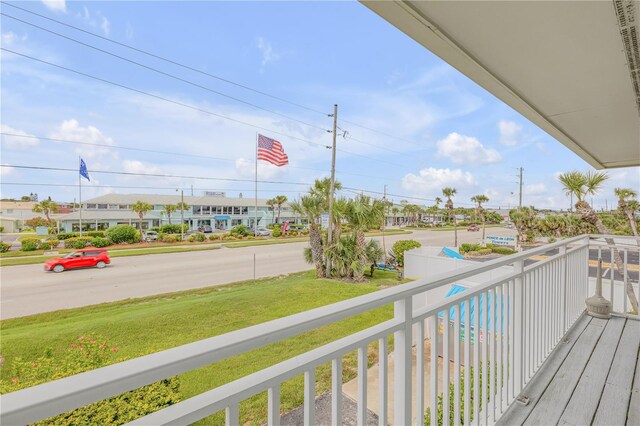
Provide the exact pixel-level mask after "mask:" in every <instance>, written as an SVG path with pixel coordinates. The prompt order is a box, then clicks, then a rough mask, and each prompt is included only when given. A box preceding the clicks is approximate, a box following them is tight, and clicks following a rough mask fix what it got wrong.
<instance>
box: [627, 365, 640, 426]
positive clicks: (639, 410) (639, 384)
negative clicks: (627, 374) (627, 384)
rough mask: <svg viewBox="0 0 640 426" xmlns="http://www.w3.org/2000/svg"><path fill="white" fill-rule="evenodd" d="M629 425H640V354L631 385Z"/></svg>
mask: <svg viewBox="0 0 640 426" xmlns="http://www.w3.org/2000/svg"><path fill="white" fill-rule="evenodd" d="M627 424H628V425H640V354H639V355H638V359H637V360H636V375H635V377H634V379H633V386H632V387H631V401H630V402H629V413H628V414H627Z"/></svg>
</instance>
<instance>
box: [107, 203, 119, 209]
mask: <svg viewBox="0 0 640 426" xmlns="http://www.w3.org/2000/svg"><path fill="white" fill-rule="evenodd" d="M108 208H109V210H118V205H117V204H109V207H108Z"/></svg>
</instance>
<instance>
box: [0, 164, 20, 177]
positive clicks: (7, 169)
mask: <svg viewBox="0 0 640 426" xmlns="http://www.w3.org/2000/svg"><path fill="white" fill-rule="evenodd" d="M15 171H16V169H15V168H14V167H11V166H3V167H0V176H8V175H12V174H13V173H14V172H15Z"/></svg>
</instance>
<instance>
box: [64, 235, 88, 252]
mask: <svg viewBox="0 0 640 426" xmlns="http://www.w3.org/2000/svg"><path fill="white" fill-rule="evenodd" d="M92 244H93V237H76V238H67V239H66V240H64V248H66V249H76V250H79V249H83V248H85V247H87V246H90V245H92Z"/></svg>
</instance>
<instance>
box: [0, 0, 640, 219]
mask: <svg viewBox="0 0 640 426" xmlns="http://www.w3.org/2000/svg"><path fill="white" fill-rule="evenodd" d="M10 4H15V5H17V6H20V7H23V8H26V9H29V10H31V11H33V12H36V13H38V14H41V15H45V16H47V17H51V18H53V19H56V20H59V21H63V22H65V23H68V24H70V25H73V26H77V27H79V28H82V29H84V30H86V31H90V32H94V33H96V34H100V35H101V36H103V37H107V38H108V39H110V40H115V41H118V42H121V43H126V44H129V45H132V46H135V47H136V48H138V49H142V50H146V51H149V52H152V53H154V54H157V55H161V56H163V57H166V58H169V59H171V60H174V61H176V62H179V63H182V64H185V65H188V66H190V67H193V68H195V69H198V70H201V71H204V72H207V73H210V74H214V75H216V76H219V77H222V78H224V79H227V80H230V81H233V82H236V83H239V84H242V85H245V86H248V87H251V88H254V89H257V90H259V91H262V92H266V93H269V94H271V95H274V96H277V97H280V98H283V99H286V100H288V101H291V102H293V103H296V104H300V105H303V106H305V107H308V108H310V109H312V110H314V111H311V110H309V109H304V108H300V107H298V106H294V105H291V104H289V103H285V102H281V101H279V100H276V99H273V98H271V97H266V96H263V95H260V94H257V93H255V92H252V91H249V90H245V89H243V88H241V87H238V86H235V85H231V84H228V83H225V82H224V81H221V80H219V79H214V78H211V77H208V76H205V75H202V74H200V73H196V72H192V71H189V70H185V69H183V68H180V67H177V66H175V65H171V64H168V63H166V62H163V61H160V60H157V59H154V58H150V57H148V56H146V55H143V54H141V53H137V52H134V51H131V50H129V49H126V48H124V47H122V46H118V45H114V44H112V43H109V42H108V41H105V40H100V39H97V38H94V37H91V36H90V35H87V34H83V33H81V32H78V31H76V30H74V29H71V28H67V27H64V26H61V25H59V24H57V23H55V22H51V21H48V20H46V19H43V18H42V17H38V16H34V15H32V14H29V13H26V12H24V11H22V10H18V9H15V8H12V7H10V6H7V5H5V4H3V5H2V12H3V13H5V14H8V15H11V16H14V17H16V18H19V19H21V20H24V21H28V22H30V23H33V24H36V25H39V26H42V27H45V28H47V29H50V30H52V31H56V32H58V33H60V34H64V35H66V36H68V37H72V38H74V39H77V40H81V41H82V42H84V43H87V44H90V45H92V46H96V47H99V48H101V49H104V50H108V51H110V52H112V53H114V54H118V55H121V56H124V57H126V58H128V59H130V60H132V61H137V62H139V63H142V64H144V65H146V66H149V67H155V68H158V69H160V70H162V71H163V72H165V73H169V74H173V75H175V76H178V77H180V78H182V79H185V80H188V81H190V82H192V83H194V84H197V85H201V86H204V87H206V88H208V89H209V90H204V89H201V88H197V87H194V86H192V85H189V84H185V83H183V82H180V81H177V80H175V79H171V78H169V77H166V76H163V75H160V74H157V73H154V72H152V71H150V70H148V69H143V68H141V67H139V66H136V65H133V64H131V63H127V62H125V61H122V60H120V59H117V58H114V57H112V56H109V55H106V54H104V53H100V52H98V51H95V50H93V49H90V48H88V47H86V46H81V45H79V44H77V43H74V42H72V41H69V40H66V39H63V38H60V37H58V36H56V35H53V34H50V33H47V32H44V31H42V30H40V29H37V28H34V27H32V26H29V25H26V24H24V23H21V22H18V21H16V20H14V19H11V18H8V17H5V16H3V17H2V47H3V48H5V49H10V50H13V51H16V52H20V53H23V54H26V55H29V56H33V57H36V58H38V59H41V60H45V61H48V62H52V63H55V64H58V65H61V66H64V67H67V68H70V69H74V70H77V71H81V72H84V73H87V74H91V75H95V76H97V77H100V78H103V79H107V80H112V81H114V82H117V83H119V84H121V85H126V86H129V87H132V88H135V89H137V90H140V91H144V92H147V93H151V94H153V95H156V96H160V97H163V98H166V99H170V100H173V101H177V102H180V103H183V104H188V105H190V106H193V107H195V108H198V109H201V110H206V111H208V112H210V113H213V114H217V115H218V116H216V115H213V114H210V113H204V112H199V111H196V110H194V109H189V108H185V107H183V106H179V105H176V104H174V103H170V102H166V101H162V100H160V99H158V98H154V97H150V96H146V95H144V94H141V93H137V92H134V91H130V90H126V89H124V88H120V87H115V86H112V85H109V84H106V83H102V82H98V81H95V80H92V79H90V78H87V77H83V76H79V75H77V74H74V73H71V72H67V71H64V70H61V69H59V68H55V67H52V66H50V65H46V64H43V63H37V62H34V61H32V60H30V59H27V58H23V57H19V56H16V55H14V54H12V53H8V52H4V51H3V52H2V53H1V61H2V83H1V95H2V106H1V114H2V117H1V124H2V131H3V132H5V133H13V134H27V135H35V136H39V137H43V138H54V139H62V140H72V141H80V142H88V143H98V144H101V145H106V146H103V147H95V146H88V145H77V144H76V145H74V144H68V143H61V142H53V141H47V140H45V139H27V138H19V137H12V136H3V137H2V145H1V152H0V153H1V156H2V160H1V162H2V164H10V165H29V166H43V167H61V168H77V164H78V156H79V155H80V156H82V157H83V158H84V160H85V162H86V163H87V166H88V168H89V172H90V174H91V175H92V181H91V182H90V183H88V182H86V183H83V194H84V195H83V198H85V199H86V198H88V197H91V196H96V195H100V194H104V193H107V192H122V193H167V194H168V193H175V189H173V188H184V189H189V190H190V187H191V185H193V186H194V188H196V189H195V190H194V192H195V193H196V194H198V193H200V192H201V191H202V190H204V189H208V190H222V191H226V192H227V195H229V196H237V195H238V193H240V192H242V193H243V195H244V196H245V197H253V183H252V182H232V181H219V180H206V179H194V178H191V177H222V178H231V179H247V180H251V179H253V178H254V149H255V135H256V131H257V129H256V127H255V126H258V127H262V128H265V129H269V130H271V131H272V132H270V131H267V130H259V132H260V133H263V134H265V135H267V136H271V137H274V138H276V139H278V140H280V141H281V142H282V144H283V145H284V148H285V150H286V151H287V153H288V155H289V159H290V166H285V167H282V168H276V167H274V166H269V165H262V164H261V165H260V166H259V178H260V179H262V180H270V181H277V182H282V183H278V184H267V183H264V184H260V186H259V190H260V192H259V196H260V197H271V196H273V195H276V194H286V195H287V196H288V197H289V198H295V197H296V196H298V194H299V193H300V191H305V190H306V187H305V186H304V184H305V183H307V182H311V181H313V179H315V178H320V177H324V176H328V175H329V170H330V161H331V155H330V154H331V152H330V150H328V149H326V148H324V146H325V145H329V144H330V143H331V135H330V134H329V133H327V132H325V131H323V130H322V129H330V128H331V125H332V119H331V118H330V117H328V116H327V115H326V114H327V113H330V112H331V110H332V107H333V104H334V103H337V104H338V105H339V113H338V118H339V127H340V129H342V130H345V131H347V132H348V133H347V136H346V137H344V138H339V139H338V149H339V150H340V151H339V152H338V159H337V166H336V168H337V170H338V173H337V178H338V179H339V180H340V181H341V182H342V183H343V185H345V186H346V187H349V188H357V189H358V190H362V191H378V192H381V191H382V190H383V187H384V185H387V186H388V192H389V193H391V194H394V195H393V196H391V197H390V198H392V199H394V201H400V200H401V199H403V198H404V199H407V200H409V201H411V202H415V203H418V204H427V205H431V204H433V203H432V202H431V201H427V200H432V199H433V198H434V197H436V196H441V188H442V187H444V186H453V187H456V188H457V189H458V195H457V196H456V197H455V199H454V202H455V204H457V205H470V204H471V203H470V200H469V198H470V197H471V196H472V195H475V194H481V193H484V194H487V195H488V196H489V198H490V202H489V203H488V205H489V206H490V207H503V208H505V207H507V206H513V205H515V204H517V191H518V183H517V181H518V178H517V173H518V171H517V168H518V167H524V169H525V171H524V176H525V179H524V181H525V185H524V203H525V204H527V205H531V204H533V205H535V206H536V207H539V208H566V207H567V206H568V199H567V197H566V196H565V195H564V194H563V193H562V190H561V188H560V186H559V185H558V183H557V178H556V176H557V174H558V173H559V172H564V171H568V170H571V169H579V170H589V169H590V166H588V165H587V164H586V163H585V162H584V161H582V160H581V159H580V158H578V157H577V156H576V155H575V154H573V153H572V152H570V151H569V150H568V149H566V148H565V147H564V146H563V145H561V144H560V143H559V142H557V141H555V140H554V139H553V138H551V137H550V136H549V135H547V134H546V133H544V132H543V131H541V130H540V129H538V128H537V127H536V126H534V125H533V124H531V123H530V122H528V121H527V120H526V119H524V118H523V117H522V116H520V115H519V114H518V113H516V112H515V111H513V110H512V109H511V108H509V107H508V106H506V105H504V104H503V103H502V102H501V101H499V100H497V99H496V98H494V97H493V96H492V95H490V94H489V93H487V92H486V91H485V90H484V89H482V88H480V87H479V86H477V85H476V84H475V83H473V82H471V81H470V80H469V79H467V78H466V77H465V76H463V75H461V74H460V73H459V72H457V71H456V70H454V69H453V68H451V67H450V66H448V65H447V64H446V63H444V62H443V61H441V60H440V59H439V58H437V57H436V56H435V55H433V54H431V53H430V52H429V51H427V50H426V49H424V48H423V47H421V46H419V45H418V44H417V43H415V42H414V41H413V40H411V39H410V38H408V37H407V36H405V35H404V34H402V33H401V32H400V31H398V30H397V29H396V28H395V27H393V26H391V25H390V24H388V23H387V22H386V21H384V20H382V19H381V18H379V17H378V16H377V15H375V14H374V13H372V12H371V11H369V10H368V9H367V8H365V7H364V6H362V5H361V4H359V3H357V2H313V3H311V2H64V1H43V2H35V1H32V2H10ZM212 91H217V92H220V93H223V94H225V95H227V96H228V97H224V96H221V95H219V94H216V93H213V92H212ZM229 97H235V98H237V99H241V100H243V101H245V102H247V103H251V104H255V105H257V106H259V107H261V108H263V109H266V110H271V111H273V112H276V113H278V114H281V115H277V114H274V113H272V112H268V111H264V110H261V109H257V108H254V107H251V106H249V105H247V104H244V103H241V102H237V101H235V100H232V99H230V98H229ZM219 115H222V116H225V117H229V118H232V119H233V120H237V121H242V122H245V123H249V124H250V125H245V124H240V123H238V122H237V121H231V120H227V119H224V118H221V117H219ZM282 115H285V116H287V117H293V118H295V119H296V120H298V121H292V120H289V119H287V118H284V117H282ZM300 121H302V122H304V123H308V124H312V125H313V126H314V127H311V126H308V125H306V124H302V123H300ZM354 123H355V124H354ZM356 124H359V125H361V126H365V127H369V128H372V129H376V130H379V131H380V132H382V133H379V132H372V131H369V130H367V129H364V128H362V127H360V126H358V125H356ZM276 132H277V133H276ZM388 135H392V136H394V137H391V136H388ZM300 139H303V140H304V141H301V140H300ZM363 142H364V143H363ZM118 147H120V148H121V147H134V148H138V149H145V150H159V151H166V152H173V153H182V154H188V155H192V156H191V157H188V156H177V155H167V154H159V153H152V152H138V151H131V150H123V149H120V148H118ZM195 156H206V157H209V158H199V157H195ZM363 156H364V157H367V158H364V157H363ZM210 157H215V158H216V159H214V158H210ZM0 171H1V172H2V175H1V179H2V185H1V186H0V190H1V195H2V197H19V196H21V195H24V194H28V193H29V192H37V193H38V194H39V196H40V197H41V198H42V197H46V196H51V197H52V198H54V199H57V200H61V201H71V200H73V199H74V197H77V188H74V187H73V186H44V185H42V184H45V183H46V184H49V185H51V184H60V185H77V182H78V176H77V173H73V172H63V171H34V170H25V169H19V168H9V167H3V168H0ZM92 171H95V172H92ZM97 171H118V172H120V171H123V172H129V173H154V174H170V175H180V176H186V177H184V178H168V177H167V178H159V177H142V176H133V175H117V174H101V173H97ZM609 174H610V177H611V178H610V180H609V182H608V183H607V186H606V188H605V189H604V190H603V191H602V193H601V194H600V195H599V196H597V197H594V204H595V206H596V207H597V208H600V207H604V205H605V202H608V204H609V206H611V204H612V203H613V202H614V197H613V195H612V189H613V187H616V186H626V187H633V186H637V183H638V179H639V178H640V170H639V169H638V168H627V169H619V170H615V171H611V172H609ZM13 183H32V184H33V185H27V186H18V185H13ZM126 186H130V187H147V188H123V187H126ZM187 192H189V191H187ZM344 195H350V192H345V193H344ZM409 197H415V198H409ZM421 199H426V200H421Z"/></svg>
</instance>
